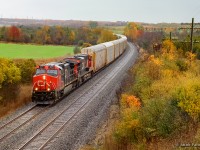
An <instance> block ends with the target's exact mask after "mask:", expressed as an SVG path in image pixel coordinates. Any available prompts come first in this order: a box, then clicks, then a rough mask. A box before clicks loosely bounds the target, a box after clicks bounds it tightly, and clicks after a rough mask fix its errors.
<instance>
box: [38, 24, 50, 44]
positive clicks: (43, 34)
mask: <svg viewBox="0 0 200 150" xmlns="http://www.w3.org/2000/svg"><path fill="white" fill-rule="evenodd" d="M35 41H36V43H38V44H51V42H52V41H51V37H50V27H49V26H44V27H42V29H40V30H38V31H37V32H36V37H35Z"/></svg>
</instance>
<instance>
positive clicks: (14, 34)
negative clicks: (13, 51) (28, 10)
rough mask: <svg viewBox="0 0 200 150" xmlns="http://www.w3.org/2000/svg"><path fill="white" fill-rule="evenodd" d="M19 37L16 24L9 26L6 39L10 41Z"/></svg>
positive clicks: (19, 31) (17, 39) (19, 32)
mask: <svg viewBox="0 0 200 150" xmlns="http://www.w3.org/2000/svg"><path fill="white" fill-rule="evenodd" d="M20 37H21V30H20V29H19V28H17V27H16V26H11V27H9V28H8V39H9V41H12V42H18V41H19V40H20Z"/></svg>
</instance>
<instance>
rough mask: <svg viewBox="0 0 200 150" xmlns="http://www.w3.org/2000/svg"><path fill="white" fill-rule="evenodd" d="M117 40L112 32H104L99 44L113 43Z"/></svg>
mask: <svg viewBox="0 0 200 150" xmlns="http://www.w3.org/2000/svg"><path fill="white" fill-rule="evenodd" d="M116 39H117V37H116V36H115V35H114V34H113V33H112V32H111V31H109V30H102V31H101V35H100V37H99V39H98V42H97V43H104V42H108V41H113V40H116Z"/></svg>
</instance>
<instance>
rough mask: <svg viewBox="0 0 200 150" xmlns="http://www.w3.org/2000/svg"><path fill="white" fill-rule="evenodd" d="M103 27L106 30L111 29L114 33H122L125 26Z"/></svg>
mask: <svg viewBox="0 0 200 150" xmlns="http://www.w3.org/2000/svg"><path fill="white" fill-rule="evenodd" d="M105 28H106V29H108V30H111V31H112V32H114V33H116V34H123V33H124V28H125V26H109V27H105Z"/></svg>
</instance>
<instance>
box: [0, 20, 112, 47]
mask: <svg viewBox="0 0 200 150" xmlns="http://www.w3.org/2000/svg"><path fill="white" fill-rule="evenodd" d="M97 25H98V24H97V23H96V22H91V23H90V26H89V27H81V28H69V27H61V26H42V27H27V26H10V27H5V26H4V27H0V41H3V42H14V43H33V44H41V45H45V44H52V45H78V42H79V41H83V43H89V44H92V45H95V44H97V43H101V42H107V41H110V40H114V39H116V37H115V36H114V35H113V33H112V32H111V31H109V30H106V29H103V28H99V27H98V26H97ZM86 45H87V44H86Z"/></svg>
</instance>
